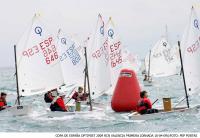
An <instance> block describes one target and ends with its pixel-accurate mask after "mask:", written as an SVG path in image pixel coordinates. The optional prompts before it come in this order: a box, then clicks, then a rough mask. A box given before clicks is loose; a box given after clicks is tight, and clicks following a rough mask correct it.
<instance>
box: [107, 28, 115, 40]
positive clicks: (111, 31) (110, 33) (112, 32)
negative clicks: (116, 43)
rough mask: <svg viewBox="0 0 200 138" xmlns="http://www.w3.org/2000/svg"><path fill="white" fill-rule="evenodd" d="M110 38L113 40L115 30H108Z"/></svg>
mask: <svg viewBox="0 0 200 138" xmlns="http://www.w3.org/2000/svg"><path fill="white" fill-rule="evenodd" d="M108 36H110V37H111V38H112V39H113V36H114V31H113V29H109V30H108Z"/></svg>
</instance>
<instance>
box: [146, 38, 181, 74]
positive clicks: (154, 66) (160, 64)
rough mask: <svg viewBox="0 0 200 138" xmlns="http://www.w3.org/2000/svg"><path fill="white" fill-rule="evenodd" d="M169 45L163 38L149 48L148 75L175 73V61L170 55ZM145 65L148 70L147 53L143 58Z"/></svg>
mask: <svg viewBox="0 0 200 138" xmlns="http://www.w3.org/2000/svg"><path fill="white" fill-rule="evenodd" d="M170 52H171V46H170V45H169V43H168V42H167V40H166V39H165V38H162V39H160V40H159V41H158V42H157V43H156V44H155V46H154V47H153V48H152V49H151V56H150V74H149V75H150V76H152V77H165V76H171V75H175V74H177V71H176V65H175V61H174V60H173V57H172V55H171V53H170ZM145 66H146V70H147V72H148V70H149V53H148V54H147V56H146V58H145Z"/></svg>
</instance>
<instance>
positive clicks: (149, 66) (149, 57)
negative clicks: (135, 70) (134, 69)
mask: <svg viewBox="0 0 200 138" xmlns="http://www.w3.org/2000/svg"><path fill="white" fill-rule="evenodd" d="M150 64H151V50H150V51H149V68H148V80H149V77H150V67H151V66H150Z"/></svg>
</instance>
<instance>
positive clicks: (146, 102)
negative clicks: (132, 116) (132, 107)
mask: <svg viewBox="0 0 200 138" xmlns="http://www.w3.org/2000/svg"><path fill="white" fill-rule="evenodd" d="M140 98H141V99H140V100H139V102H138V106H137V111H138V112H139V113H140V114H152V113H158V110H157V109H153V108H152V104H151V101H150V99H149V98H148V93H147V92H146V91H142V92H140Z"/></svg>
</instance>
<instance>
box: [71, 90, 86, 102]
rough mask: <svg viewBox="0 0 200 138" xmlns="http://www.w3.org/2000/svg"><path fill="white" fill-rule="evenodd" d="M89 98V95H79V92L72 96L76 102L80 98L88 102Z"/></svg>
mask: <svg viewBox="0 0 200 138" xmlns="http://www.w3.org/2000/svg"><path fill="white" fill-rule="evenodd" d="M87 97H88V94H87V93H82V94H79V93H78V92H75V93H74V94H73V96H72V99H74V100H76V101H77V100H78V98H80V100H81V101H86V100H87Z"/></svg>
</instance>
